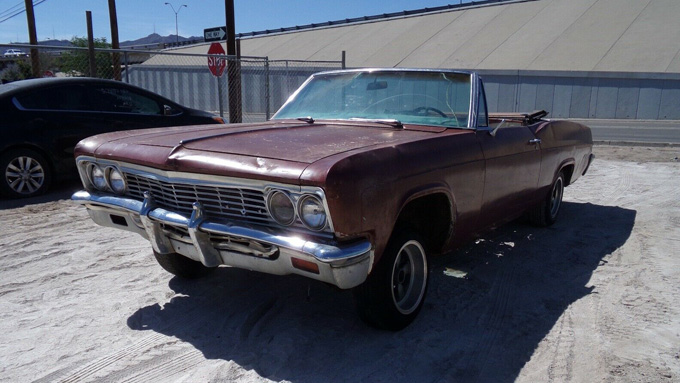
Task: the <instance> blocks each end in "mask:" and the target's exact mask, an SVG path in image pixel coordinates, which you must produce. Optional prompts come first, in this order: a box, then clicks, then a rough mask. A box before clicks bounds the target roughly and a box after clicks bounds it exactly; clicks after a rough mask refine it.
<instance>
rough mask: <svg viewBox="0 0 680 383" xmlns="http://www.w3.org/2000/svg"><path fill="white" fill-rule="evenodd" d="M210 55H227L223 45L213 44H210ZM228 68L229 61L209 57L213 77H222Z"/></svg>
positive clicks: (209, 67) (209, 66)
mask: <svg viewBox="0 0 680 383" xmlns="http://www.w3.org/2000/svg"><path fill="white" fill-rule="evenodd" d="M208 54H209V55H222V56H224V55H225V54H226V53H225V52H224V48H222V44H220V43H212V44H210V49H208ZM226 67H227V60H225V59H224V58H222V57H216V56H208V69H210V73H212V74H213V76H215V77H220V76H222V74H223V73H224V68H226Z"/></svg>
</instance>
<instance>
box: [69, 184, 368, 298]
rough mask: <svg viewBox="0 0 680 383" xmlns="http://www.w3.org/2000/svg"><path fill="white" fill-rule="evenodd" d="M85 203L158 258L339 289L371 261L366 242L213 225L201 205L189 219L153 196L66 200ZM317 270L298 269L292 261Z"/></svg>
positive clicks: (364, 272) (361, 275) (355, 280)
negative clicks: (303, 280) (301, 279)
mask: <svg viewBox="0 0 680 383" xmlns="http://www.w3.org/2000/svg"><path fill="white" fill-rule="evenodd" d="M71 199H72V200H73V201H75V202H76V203H78V204H81V205H85V207H87V211H88V213H89V214H90V217H91V218H92V220H94V221H95V222H96V223H97V224H99V225H102V226H107V227H114V228H117V229H122V230H127V231H131V232H134V233H137V234H140V235H141V236H142V237H144V238H146V239H148V240H149V241H150V242H151V246H152V247H153V249H154V250H155V251H156V252H158V253H161V254H168V253H179V254H182V255H184V256H186V257H188V258H191V259H193V260H195V261H198V262H201V263H202V264H204V265H205V266H209V267H212V266H218V265H228V266H233V267H238V268H243V269H249V270H255V271H260V272H264V273H269V274H278V275H285V274H299V275H302V276H305V277H308V278H312V279H316V280H319V281H323V282H327V283H330V284H332V285H335V286H337V287H339V288H341V289H348V288H352V287H355V286H357V285H359V284H361V283H363V282H364V280H366V277H367V276H368V273H369V272H370V267H371V262H372V261H373V251H372V250H371V243H370V242H369V241H367V240H361V241H358V242H353V243H351V244H347V245H345V244H337V243H331V242H330V241H329V243H322V242H321V241H319V242H313V241H310V240H307V239H303V238H300V237H299V236H292V235H281V234H277V233H274V232H273V231H270V230H268V229H266V228H253V227H248V226H240V225H237V224H231V223H223V222H212V221H210V220H209V219H208V218H207V217H206V216H205V214H204V211H203V208H202V206H201V204H200V203H195V204H194V205H193V212H192V214H191V217H188V218H187V217H185V216H183V215H180V214H177V213H174V212H171V211H168V210H165V209H162V208H157V207H155V204H154V201H153V197H152V196H151V195H150V194H148V193H145V199H144V201H138V200H135V199H131V198H125V197H120V196H112V195H106V194H97V193H90V192H87V191H79V192H76V193H75V194H73V196H72V197H71ZM294 259H297V260H298V261H299V260H302V261H305V263H306V264H308V265H309V264H310V263H313V264H314V265H316V268H318V272H317V271H315V269H316V268H315V267H312V269H311V270H312V271H310V269H309V267H306V268H300V267H299V266H298V267H296V266H294V265H293V260H294Z"/></svg>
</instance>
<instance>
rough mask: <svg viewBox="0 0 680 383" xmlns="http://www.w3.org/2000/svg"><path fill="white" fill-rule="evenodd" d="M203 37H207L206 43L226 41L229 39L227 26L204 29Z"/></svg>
mask: <svg viewBox="0 0 680 383" xmlns="http://www.w3.org/2000/svg"><path fill="white" fill-rule="evenodd" d="M203 39H205V42H206V43H209V42H211V41H224V40H226V39H227V27H216V28H208V29H204V30H203Z"/></svg>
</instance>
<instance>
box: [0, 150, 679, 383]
mask: <svg viewBox="0 0 680 383" xmlns="http://www.w3.org/2000/svg"><path fill="white" fill-rule="evenodd" d="M679 152H680V150H679V149H678V148H647V147H611V146H597V147H596V148H595V153H596V155H597V157H598V158H597V160H596V162H595V163H594V164H593V166H592V167H591V170H590V171H589V173H588V174H587V175H586V176H584V177H582V178H581V179H580V180H579V181H578V182H576V183H575V184H574V185H572V186H570V187H569V188H567V189H566V192H565V201H566V202H565V204H564V206H563V210H562V212H561V216H560V217H559V220H558V222H557V223H556V224H555V225H554V226H553V227H551V228H548V229H537V228H534V227H530V226H526V225H523V224H520V223H513V224H510V225H507V226H505V227H503V228H501V229H498V230H496V231H494V232H491V233H489V234H487V235H486V236H485V237H483V238H481V239H480V240H478V241H477V242H476V243H471V244H469V245H468V246H466V247H464V248H462V249H460V250H458V251H456V252H455V253H452V254H448V255H445V256H442V257H439V258H437V259H435V260H434V261H433V263H434V266H433V268H432V274H431V277H432V279H431V281H432V282H431V285H430V288H429V291H428V297H427V301H426V303H425V307H424V308H423V310H422V312H421V314H420V316H419V317H418V319H417V320H416V322H414V323H413V324H412V325H411V326H410V327H408V328H407V329H405V330H404V331H401V332H399V333H388V332H381V331H376V330H373V329H370V328H367V327H366V326H364V325H363V324H362V322H361V321H360V320H359V319H358V317H357V315H356V313H355V311H354V307H353V304H352V296H351V293H350V292H348V291H340V290H336V289H333V288H331V287H328V286H326V285H323V284H320V283H316V282H310V281H308V280H306V279H304V278H300V277H276V276H269V275H262V274H258V273H254V272H249V271H243V270H235V269H230V268H220V269H219V270H218V271H217V272H216V273H214V274H213V275H211V276H210V277H209V278H207V279H204V280H201V281H198V282H193V283H190V282H185V281H182V280H179V279H177V278H172V277H171V275H170V274H167V273H166V272H164V271H163V270H162V269H161V268H160V266H158V265H157V264H156V263H155V260H154V259H153V256H152V255H151V249H150V246H149V244H148V243H147V242H146V241H145V240H143V239H142V238H141V237H138V236H136V235H133V234H129V233H125V232H122V231H118V230H114V229H107V228H102V227H99V226H97V225H95V224H94V223H93V222H92V221H91V220H90V219H89V218H88V216H87V213H86V212H85V210H84V209H83V208H82V207H79V206H76V205H74V204H72V203H70V202H69V200H68V197H69V196H70V194H71V192H72V191H74V190H75V189H77V188H78V185H77V184H66V185H61V186H60V187H59V188H57V190H55V191H54V192H52V193H51V194H50V195H48V196H45V197H41V198H40V199H33V200H21V201H0V221H1V222H2V223H1V226H0V381H3V382H28V381H39V382H52V381H58V382H86V381H114V382H118V381H126V382H131V381H134V382H144V381H155V382H165V381H180V382H182V381H186V382H195V381H229V382H268V381H290V382H310V383H312V382H362V381H363V382H416V381H417V382H453V381H464V382H467V381H480V382H511V381H518V382H566V381H574V382H678V381H680V315H679V314H680V259H679V258H678V256H677V254H678V253H677V250H678V249H679V246H680V192H679V191H680V163H678V156H680V153H679Z"/></svg>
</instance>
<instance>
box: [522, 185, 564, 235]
mask: <svg viewBox="0 0 680 383" xmlns="http://www.w3.org/2000/svg"><path fill="white" fill-rule="evenodd" d="M563 195H564V173H563V172H560V174H558V175H557V178H555V181H553V184H552V186H551V187H550V191H549V192H548V195H546V196H545V198H543V201H541V203H540V204H539V205H537V206H536V207H534V208H533V209H532V210H530V211H529V222H531V223H532V224H533V225H536V226H541V227H547V226H550V225H552V224H553V223H555V221H557V215H558V214H559V212H560V207H561V206H562V196H563Z"/></svg>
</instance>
